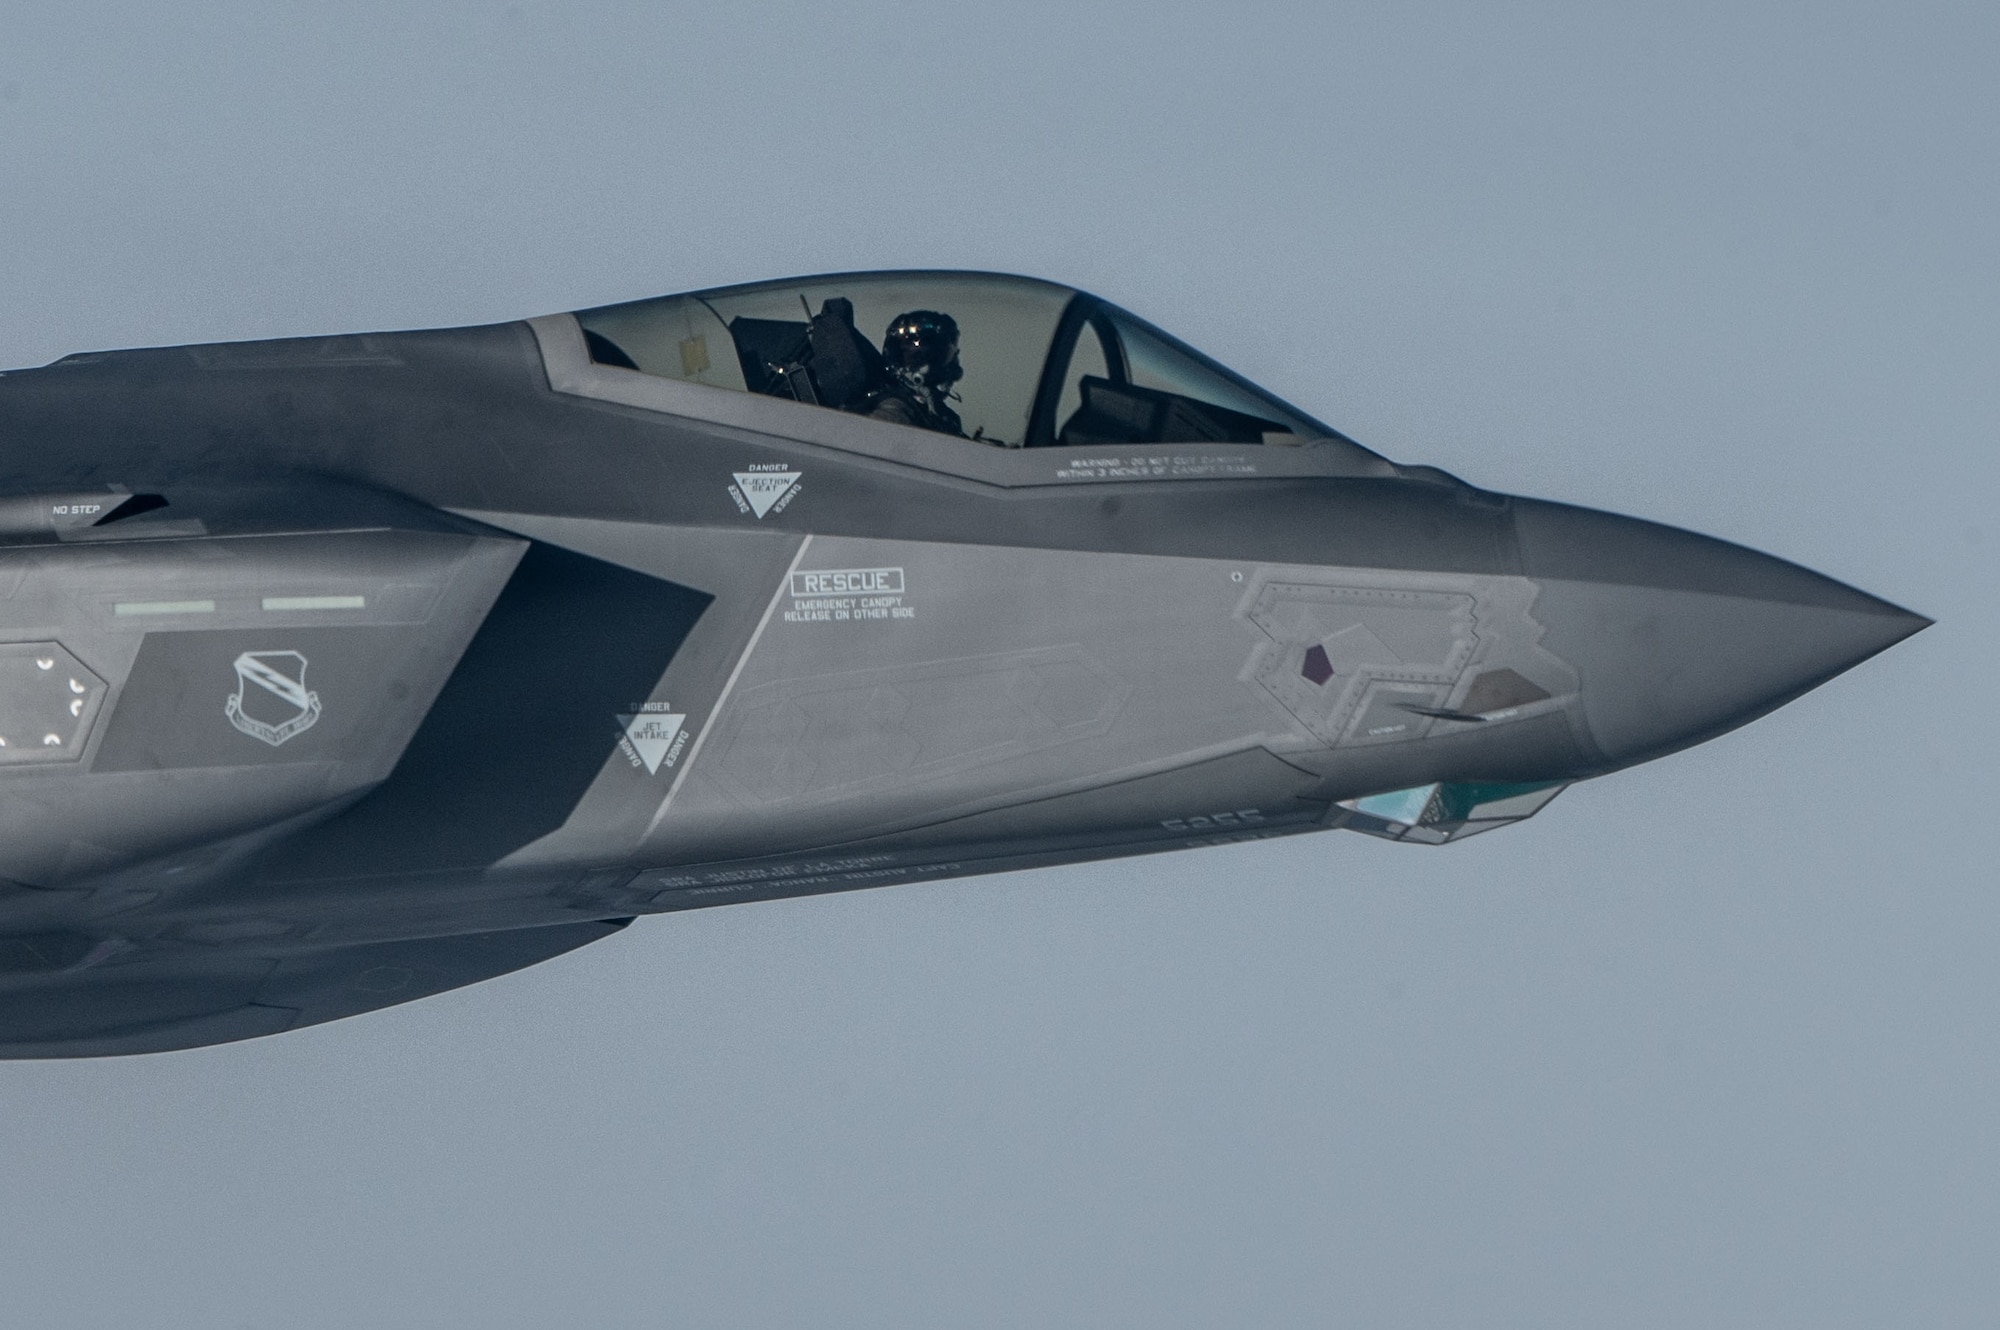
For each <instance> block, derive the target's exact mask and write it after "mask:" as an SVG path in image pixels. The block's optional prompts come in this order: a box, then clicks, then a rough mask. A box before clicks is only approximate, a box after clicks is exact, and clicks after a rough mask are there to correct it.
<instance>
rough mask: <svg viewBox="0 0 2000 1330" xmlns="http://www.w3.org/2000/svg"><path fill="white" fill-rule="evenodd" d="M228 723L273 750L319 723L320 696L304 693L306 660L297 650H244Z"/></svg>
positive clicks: (225, 710)
mask: <svg viewBox="0 0 2000 1330" xmlns="http://www.w3.org/2000/svg"><path fill="white" fill-rule="evenodd" d="M223 711H224V712H225V713H226V714H227V715H228V717H229V723H230V724H231V725H234V726H235V727H236V728H237V729H239V730H241V731H243V732H244V733H245V734H247V735H249V736H250V737H251V738H253V739H262V740H263V741H264V742H265V743H267V744H270V745H271V746H272V747H273V748H276V747H277V746H278V745H279V744H281V743H283V742H284V741H285V740H287V739H290V738H292V737H294V736H295V735H300V734H304V733H305V732H306V731H307V730H309V729H311V728H312V727H313V725H314V723H315V722H316V721H318V720H319V694H318V693H310V692H307V691H306V658H305V657H304V656H301V655H300V654H299V653H298V652H296V651H246V652H244V653H243V654H242V655H240V656H238V657H237V658H236V691H235V692H233V693H231V694H230V695H229V703H228V705H226V706H225V707H224V708H223Z"/></svg>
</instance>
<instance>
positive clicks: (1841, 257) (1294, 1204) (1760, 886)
mask: <svg viewBox="0 0 2000 1330" xmlns="http://www.w3.org/2000/svg"><path fill="white" fill-rule="evenodd" d="M413 8H414V9H418V10H419V11H420V12H417V13H412V12H410V11H411V10H412V9H413ZM1642 8H1643V9H1645V12H1644V13H1643V14H1642V13H1640V12H1639V11H1640V10H1641V9H1642ZM1502 9H1503V7H1494V6H1488V5H1480V4H1465V5H1461V6H1452V5H1437V4H1430V5H1425V4H1404V5H1397V6H1386V5H1383V6H1369V7H1366V8H1353V9H1350V10H1347V11H1346V12H1343V11H1342V10H1341V8H1340V7H1337V6H1332V5H1327V4H1323V3H1313V4H1298V5H1294V6H1283V5H1273V4H1237V5H1231V6H1222V5H1215V4H1208V5H1199V6H1185V7H1175V6H1149V5H1140V4H1124V5H1094V6H1079V5H1076V4H1030V3H1021V2H1020V0H1015V2H1013V3H1007V4H998V3H995V4H988V5H985V6H981V7H979V8H977V9H974V8H972V7H956V6H948V5H939V4H934V3H932V4H915V3H911V4H871V5H863V6H849V7H846V8H844V9H842V8H837V7H831V6H826V7H822V6H803V5H801V6H782V5H767V4H743V5H709V6H701V7H693V6H687V7H680V6H674V5H661V4H657V3H653V4H631V5H625V6H618V5H609V4H607V5H598V6H591V7H588V8H587V9H586V7H584V6H577V5H557V4H552V3H546V2H545V0H517V3H512V4H509V3H505V0H495V2H494V3H458V4H446V3H438V4H431V5H426V6H421V7H412V6H407V5H391V4H379V5H370V4H364V3H358V2H355V0H350V2H349V3H345V4H341V5H337V6H334V5H315V6H305V5H297V6H294V5H271V4H248V3H245V4H239V5H216V4H205V3H197V2H196V0H184V2H183V3H179V4H175V5H172V6H162V5H140V4H123V5H120V4H91V3H77V2H76V0H71V2H70V3H65V4H62V5H56V4H52V3H44V2H42V0H5V3H4V4H0V30H4V33H5V36H4V39H0V235H3V236H4V238H5V244H4V245H0V364H5V365H26V364H37V363H41V362H44V361H47V360H50V359H53V358H55V357H57V356H59V355H63V354H65V353H68V352H72V351H79V350H86V349H92V348H104V347H119V346H130V345H141V344H148V343H155V344H158V343H178V342H187V341H200V340H218V339H230V338H252V337H270V336H281V335H290V334H307V333H328V332H340V331H354V330H365V329H376V328H388V327H416V326H430V325H449V324H462V323H476V322H486V321H494V320H500V319H506V318H514V317H520V316H524V315H529V314H536V313H543V312H548V311H552V310H560V309H573V308H578V307H583V306H587V305H593V304H599V303H603V302H607V301H612V300H620V299H626V298H632V297H638V296H643V295H650V294H657V293H662V292H667V291H672V290H679V289H685V288H688V287H694V286H704V285H715V284H720V283H724V282H732V281H741V280H751V279H755V278H760V277H767V276H776V275H783V274H788V273H794V272H811V271H817V270H826V269H841V268H865V267H877V266H899V267H900V266H925V265H940V266H969V267H981V268H998V269H1007V270H1015V271H1021V272H1028V273H1034V274H1038V275H1043V276H1048V277H1052V278H1056V279H1059V280H1062V281H1067V282H1073V283H1076V284H1078V285H1081V286H1084V287H1086V288H1089V289H1092V290H1095V291H1097V292H1099V293H1100V294H1103V295H1105V296H1108V297H1110V298H1111V299H1113V300H1116V301H1118V302H1119V303H1121V304H1124V305H1126V306H1128V307H1130V308H1132V309H1134V310H1137V311H1138V312H1140V313H1141V314H1144V315H1146V316H1147V317H1149V318H1152V319H1153V320H1154V321H1156V322H1158V323H1160V324H1162V325H1164V326H1166V327H1167V328H1169V329H1172V330H1174V331H1175V332H1177V333H1179V334H1180V335H1182V336H1183V337H1185V338H1186V339H1187V340H1188V341H1190V342H1192V343H1194V344H1195V345H1197V346H1199V347H1202V348H1203V349H1204V350H1207V351H1209V352H1210V353H1211V354H1213V355H1215V356H1217V357H1218V358H1219V359H1221V360H1223V361H1224V362H1225V363H1228V364H1230V365H1233V366H1235V367H1237V368H1240V369H1241V370H1243V371H1244V372H1245V373H1247V374H1249V375H1250V376H1251V377H1253V378H1255V379H1258V380H1260V381H1261V382H1263V383H1265V384H1267V385H1269V386H1270V387H1272V388H1273V389H1275V390H1277V391H1278V392H1279V393H1281V394H1282V395H1284V396H1286V397H1288V398H1291V399H1293V400H1296V401H1297V402H1298V403H1299V404H1300V405H1302V406H1303V407H1305V408H1306V409H1307V410H1309V411H1311V412H1313V413H1314V414H1316V415H1318V416H1320V417H1322V418H1324V419H1326V420H1328V421H1330V422H1332V423H1334V424H1336V425H1338V426H1340V427H1342V428H1343V429H1345V430H1346V431H1348V432H1349V433H1351V434H1353V435H1355V436H1356V437H1358V438H1359V439H1361V440H1362V441H1363V442H1366V443H1369V444H1371V445H1373V446H1375V447H1376V448H1378V449H1380V450H1382V451H1384V452H1386V453H1388V454H1389V455H1391V456H1393V457H1396V458H1398V459H1400V460H1404V461H1423V462H1431V463H1435V464H1438V465H1441V466H1444V467H1446V468H1448V469H1450V470H1453V471H1456V472H1458V473H1459V474H1461V475H1463V476H1465V477H1466V478H1468V479H1470V480H1472V481H1474V482H1475V483H1479V484H1483V485H1487V486H1491V487H1494V488H1499V489H1506V490H1511V491H1515V492H1519V493H1527V494H1535V495H1543V496H1549V497H1554V498H1559V499H1564V500H1568V501H1572V502H1578V503H1585V504H1590V505H1594V506H1598V507H1604V508H1610V509H1615V510H1618V511H1621V512H1627V513H1634V514H1638V515H1641V516H1645V517H1650V518H1654V519H1658V520H1663V521H1667V522H1672V523H1676V524H1679V525H1685V526H1690V527H1693V528H1695V529H1697V530H1701V531H1705V532H1708V533H1710V534H1713V535H1718V536H1723V537H1726V538H1729V539H1732V540H1737V541H1741V542H1743V543H1746V544H1749V545H1752V546H1755V547H1757V548H1760V549H1765V550H1769V551H1771V552H1773V553H1777V554H1780V555H1783V556H1785V557H1787V558H1791V559H1795V560H1798V561H1799V562H1802V563H1804V564H1806V565H1808V566H1810V567H1813V568H1817V569H1819V570H1821V571H1824V572H1827V573H1829V574H1831V575H1833V576H1836V577H1839V578H1842V579H1844V580H1848V581H1851V582H1854V583H1856V584H1857V585H1859V586H1861V587H1863V588H1864V589H1866V590H1868V591H1871V592H1874V593H1877V594H1879V595H1882V596H1885V597H1887V598H1889V599H1891V600H1894V601H1897V602H1899V603H1902V604H1905V605H1908V606H1910V607H1912V608H1914V609H1918V610H1921V611H1923V612H1925V613H1928V614H1931V615H1933V616H1934V617H1936V618H1937V619H1939V620H1940V622H1939V624H1938V626H1937V627H1936V628H1934V629H1932V630H1930V631H1929V632H1926V633H1924V634H1923V635H1921V636H1920V637H1918V638H1916V639H1914V640H1912V641H1910V642H1907V643H1905V644H1903V645H1902V646H1899V647H1897V648H1895V649H1894V650H1892V651H1891V652H1889V653H1888V654H1886V655H1885V656H1883V657H1880V658H1878V659H1877V660H1875V661H1872V662H1870V663H1868V664H1866V665H1864V666H1862V667H1861V668H1859V669H1857V670H1855V671H1853V672H1852V673H1850V674H1848V675H1846V676H1844V677H1843V678H1841V679H1839V680H1837V681H1835V682H1834V683H1832V684H1830V685H1828V686H1826V687H1824V688H1822V689H1820V690H1819V691H1817V692H1815V693H1813V694H1811V695H1809V696H1807V697H1806V698H1805V699H1803V700H1802V701H1799V702H1797V703H1795V704H1793V705H1792V706H1789V707H1787V708H1785V709H1784V710H1782V711H1780V712H1778V713H1776V714H1775V715H1773V716H1770V717H1768V718H1767V719H1764V720H1761V721H1759V722H1757V723H1756V724H1755V725H1753V726H1750V727H1749V728H1747V729H1745V730H1743V731H1740V732H1738V733H1735V734H1732V735H1729V736H1727V737H1725V738H1723V739H1720V740H1717V741H1715V742H1713V743H1710V744H1707V745H1705V746H1703V747H1701V748H1698V749H1696V750H1694V751H1692V752H1688V753H1684V754H1681V755H1679V756H1676V757H1672V758H1669V759H1666V760H1664V761H1662V762H1658V763H1655V764H1653V765H1651V766H1647V767H1642V768H1640V769H1638V770H1634V771H1630V772H1627V773H1624V774H1622V775H1619V776H1615V777H1612V778H1609V779H1606V780H1602V781H1598V782H1593V783H1591V784H1588V785H1584V786H1580V787H1578V788H1576V789H1573V790H1571V791H1569V792H1568V793H1567V794H1565V795H1564V796H1563V797H1562V798H1561V799H1560V800H1558V801H1557V802H1556V803H1555V804H1554V805H1552V806H1551V807H1550V808H1549V810H1548V811H1547V812H1545V813H1544V814H1543V815H1542V816H1541V817H1540V818H1538V819H1536V820H1535V821H1533V822H1530V823H1528V824H1526V825H1523V826H1520V827H1516V828H1513V829H1510V830H1508V831H1504V832H1501V833H1498V834H1495V835H1491V836H1486V837H1482V838H1480V839H1477V840H1475V841H1472V842H1470V843H1468V844H1466V845H1463V846H1458V847H1452V848H1448V849H1444V850H1430V849H1426V848H1421V847H1410V846H1396V845H1388V844H1381V843H1377V842H1373V841H1369V840H1367V839H1365V838H1362V837H1358V836H1351V835H1340V834H1333V835H1325V836H1317V837H1302V838H1294V839H1290V840H1286V841H1282V842H1276V843H1265V844H1259V845H1251V846H1239V847H1233V848H1228V849H1214V850H1205V851H1200V852H1191V853H1184V854H1180V855H1174V856H1169V857H1164V858H1158V859H1152V860H1143V861H1127V862H1125V863H1120V864H1112V865H1109V866H1101V867H1092V868H1085V869H1074V870H1064V871H1050V872H1041V873H1031V874H1023V875H1016V876H1009V877H995V878H985V879H978V880H973V881H968V882H959V883H950V884H943V885H935V886H921V887H908V888H900V889H890V890H884V891H874V892H862V893H856V894H852V895H846V896H838V897H827V898H820V899H813V900H803V901H796V902H789V903H782V904H765V905H751V906H742V907H736V908H724V909H717V910H711V911H704V912H699V913H693V914H685V915H679V916H673V917H668V918H661V919H653V920H642V921H641V922H639V923H638V924H636V925H634V926H633V927H632V928H631V929H630V930H628V931H627V932H626V933H625V934H623V935H621V936H619V937H617V938H614V939H612V940H610V941H608V942H605V943H601V944H599V945H597V946H595V947H592V948H589V949H587V950H585V951H582V952H579V953H576V954H575V955H572V956H569V957H566V958H563V959H561V960H559V961H556V962H554V963H551V964H548V965H545V966H542V967H539V968H536V969H533V970H529V971H526V972H523V973H520V974H516V975H512V976H508V977H505V978H502V979H499V980H496V981H494V982H492V983H489V984H486V985H483V986H479V987H475V988H472V989H468V990H463V991H460V992H457V993H453V994H448V995H446V996H443V997H439V998H435V999H431V1000H429V1001H426V1002H421V1003H418V1004H415V1005H413V1006H407V1007H401V1008H395V1009H391V1010H389V1011H385V1012H379V1013H376V1014H373V1015H370V1016H365V1017H361V1018H359V1019H355V1020H350V1021H344V1022H339V1023H336V1024H333V1025H328V1026H321V1027H318V1028H315V1029H311V1030H307V1031H304V1032H302V1033H298V1034H294V1035H288V1036H283V1037H280V1038H276V1039H270V1040H263V1041H257V1042H253V1043H248V1044H237V1045H233V1046H228V1047H222V1048H212V1049H204V1050H197V1051H192V1052H187V1053H178V1054H170V1055H164V1056H156V1057H146V1058H134V1059H121V1060H111V1061H102V1062H78V1063H53V1064H22V1063H14V1064H0V1161H4V1162H0V1301H4V1304H5V1308H6V1310H5V1313H4V1316H5V1319H6V1320H7V1322H8V1323H9V1324H10V1325H19V1326H24V1327H27V1326H33V1327H38V1328H40V1327H50V1328H63V1330H66V1328H67V1327H94V1326H107V1327H109V1326H117V1327H134V1326H144V1327H179V1326H191V1327H192V1326H198V1327H217V1326H221V1327H234V1326H243V1327H265V1326H282V1327H287V1328H292V1327H300V1328H317V1327H327V1328H328V1330H332V1328H335V1327H338V1328H340V1330H347V1328H348V1327H353V1326H358V1325H367V1326H373V1327H403V1326H409V1327H461V1326H463V1327H516V1326H520V1327H540V1326H555V1325H575V1326H592V1327H597V1326H606V1327H623V1326H635V1327H636V1326H659V1325H689V1326H705V1327H710V1326H712V1327H731V1326H746V1327H747V1326H779V1325H813V1326H856V1327H885V1326H898V1327H900V1326H911V1327H920V1326H921V1327H929V1326H947V1325H948V1326H965V1327H986V1326H996V1327H997V1326H1010V1327H1011V1326H1050V1327H1068V1326H1093V1327H1095V1326H1106V1327H1113V1326H1115V1327H1125V1326H1130V1327H1142V1326H1143V1327H1158V1326H1271V1327H1280V1326H1284V1327H1289V1326H1301V1327H1303V1326H1315V1327H1317V1326H1326V1325H1341V1324H1346V1325H1365V1326H1371V1327H1396V1326H1471V1325H1478V1326H1524V1327H1525V1326H1534V1327H1546V1326H1571V1325H1574V1326H1604V1325H1619V1326H1631V1327H1646V1326H1663V1327H1665V1326H1672V1327H1683V1326H1688V1325H1703V1326H1756V1327H1773V1326H1812V1327H1825V1326H1848V1325H1853V1326H1876V1325H1953V1324H1959V1325H1962V1324H1972V1323H1988V1322H1990V1321H1991V1320H1992V1319H1993V1317H1994V1316H1995V1314H1996V1307H1997V1306H2000V1261H1995V1260H1994V1252H1995V1250H1996V1249H2000V1134H1996V1132H1995V1129H1994V1120H1995V1119H1994V1112H1995V1110H1994V1103H1995V1100H1996V1097H2000V1051H1997V1050H2000V1030H1996V1021H1997V1020H2000V965H1996V964H1995V962H1994V956H1995V952H1996V948H2000V888H1996V882H1995V878H1996V876H2000V875H1996V873H1995V872H1994V869H1993V867H1992V862H1991V861H1992V841H1991V838H1990V830H1989V824H1990V823H1991V822H1992V821H1993V820H1994V818H1995V807H1996V804H1997V803H2000V780H1996V777H1995V774H1994V772H1995V763H1994V761H1993V758H1992V756H1991V755H1992V753H1993V752H1994V751H1995V748H1996V746H2000V721H1996V717H2000V709H1996V707H1995V705H1994V702H1993V699H1992V697H1991V691H1992V675H1993V665H1992V662H1993V661H1994V659H1995V658H1996V654H2000V631H1996V628H1995V614H1994V601H1995V597H1996V590H2000V585H1997V584H2000V578H1996V576H1995V573H1996V566H1997V565H2000V559H1996V548H2000V521H1996V518H1995V515H1994V511H1993V504H1994V502H1995V500H1996V497H2000V466H1996V463H1995V457H1994V455H1995V449H1996V428H1995V427H1996V423H2000V372H1996V371H2000V355H1997V354H1996V352H2000V318H1997V317H1996V314H2000V310H1997V309H1996V303H2000V302H1996V300H1995V293H1996V278H1997V277H2000V272H1996V266H2000V259H1996V254H2000V248H1996V245H1995V243H1994V218H1995V216H1996V215H2000V207H1996V204H2000V197H1996V195H2000V173H1996V171H1995V169H1994V164H1995V162H1996V161H2000V143H1996V138H2000V99H1996V96H1995V93H1994V90H1993V89H1994V83H1993V70H1994V68H1995V67H1996V65H2000V11H1996V10H1995V8H1994V7H1993V6H1992V5H1990V4H1989V5H1978V4H1970V3H1967V4H1960V5H1938V6H1927V5H1920V4H1912V3H1907V2H1903V3H1896V4H1887V3H1883V4H1876V5H1867V6H1860V5H1804V4H1775V3H1772V4H1744V3H1740V2H1739V3H1727V4H1723V3H1717V4H1710V5H1692V4H1691V5H1682V6H1672V7H1666V8H1662V7H1659V6H1652V7H1639V6H1630V5H1627V6H1602V5H1582V4H1579V5H1575V6H1570V7H1563V6H1555V5H1540V6H1533V5H1520V6H1513V7H1504V12H1502Z"/></svg>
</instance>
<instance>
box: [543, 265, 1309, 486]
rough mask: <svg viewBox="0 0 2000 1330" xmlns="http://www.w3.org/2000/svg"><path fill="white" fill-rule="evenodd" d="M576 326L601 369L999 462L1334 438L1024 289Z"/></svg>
mask: <svg viewBox="0 0 2000 1330" xmlns="http://www.w3.org/2000/svg"><path fill="white" fill-rule="evenodd" d="M938 316H942V317H941V318H939V317H938ZM576 317H577V320H578V322H579V323H580V324H582V326H583V334H584V340H585V342H586V344H587V345H588V347H589V350H590V357H591V359H592V360H594V361H596V362H597V363H598V364H600V365H612V366H617V367H620V368H624V369H630V370H637V371H638V372H640V373H643V374H655V375H659V376H661V377H664V378H670V379H680V380H683V381H685V382H688V383H701V384H707V385H709V386H711V387H717V388H733V389H735V390H736V391H738V392H752V393H764V394H768V395H771V396H775V397H783V398H788V399H792V400H795V401H799V402H804V403H809V404H812V405H815V406H820V407H825V408H829V409H832V410H838V411H846V412H850V413H854V414H857V415H865V416H873V417H875V418H877V419H881V420H886V421H890V422H892V423H896V424H904V425H915V426H917V427H920V428H925V429H930V430H934V431H937V432H940V433H945V434H953V435H959V436H962V437H964V438H966V439H969V440H974V441H977V442H980V443H987V444H992V445H995V446H998V447H1003V448H1042V447H1051V446H1056V445H1062V446H1082V445H1099V444H1154V443H1266V442H1286V443H1297V442H1303V441H1304V440H1306V439H1321V438H1339V437H1340V436H1339V435H1338V434H1337V433H1335V432H1334V431H1333V430H1331V429H1328V428H1327V427H1326V426H1325V425H1322V424H1321V423H1319V422H1318V421H1316V420H1314V419H1313V418H1312V417H1310V416H1308V415H1306V414H1304V413H1303V412H1301V411H1299V410H1297V409H1296V408H1294V407H1291V406H1288V405H1286V404H1285V403H1284V402H1281V401H1279V400H1278V399H1277V398H1275V397H1273V396H1271V395H1270V394H1269V393H1267V392H1265V391H1264V390H1263V389H1261V388H1259V387H1257V386H1256V385H1255V384H1253V383H1251V382H1250V381H1249V380H1247V379H1245V378H1243V377H1242V376H1241V375H1239V374H1236V373H1233V372H1231V371H1230V370H1228V369H1225V368H1224V367H1222V366H1221V365H1218V364H1217V363H1215V362H1214V361H1213V360H1210V359H1209V358H1208V357H1207V356H1204V355H1202V354H1201V353H1200V352H1199V351H1196V350H1194V349H1193V348H1192V347H1189V346H1187V345H1185V344H1184V343H1182V342H1180V341H1178V340H1177V339H1175V338H1173V337H1171V336H1169V335H1167V334H1166V333H1164V332H1161V331H1160V330H1159V329H1158V328H1155V327H1153V326H1152V325H1151V324H1149V323H1147V322H1145V321H1144V320H1143V319H1139V318H1136V317H1134V316H1133V315H1131V314H1128V313H1126V312H1125V311H1124V310H1122V309H1119V308H1118V307H1117V306H1115V305H1111V304H1108V303H1106V302H1105V301H1102V300H1099V299H1098V298H1097V297H1095V296H1092V295H1088V294H1086V293H1084V292H1081V291H1075V290H1072V289H1070V288H1068V287H1064V286H1057V285H1054V284H1053V283H1049V282H1041V281H1035V280H1032V279H1030V278H1025V277H1007V276H1001V275H996V274H990V273H964V272H875V273H844V274H836V275H833V276H826V277H801V278H793V279H791V280H788V281H781V282H762V283H758V284H756V285H753V286H731V287H723V288H720V289H717V290H713V291H696V292H692V293H690V294H687V295H677V296H663V297H661V298H659V299H656V300H638V301H633V302H631V303H629V304H623V305H606V306H603V307H602V308H599V309H591V310H585V311H583V312H581V313H579V314H578V315H577V316H576ZM953 331H955V332H956V334H957V354H956V356H952V355H951V353H950V348H949V347H948V346H943V347H941V346H940V345H939V342H940V338H944V339H947V340H948V336H949V334H950V333H951V332H953ZM885 353H886V354H885Z"/></svg>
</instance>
